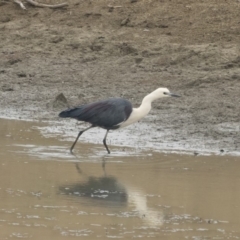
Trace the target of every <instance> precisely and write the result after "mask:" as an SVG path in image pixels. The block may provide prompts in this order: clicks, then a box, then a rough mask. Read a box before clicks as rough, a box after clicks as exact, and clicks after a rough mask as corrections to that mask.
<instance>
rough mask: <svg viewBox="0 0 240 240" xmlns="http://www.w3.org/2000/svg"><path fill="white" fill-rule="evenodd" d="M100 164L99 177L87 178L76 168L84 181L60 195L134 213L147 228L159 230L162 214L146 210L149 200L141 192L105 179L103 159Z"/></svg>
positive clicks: (63, 189)
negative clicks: (101, 171)
mask: <svg viewBox="0 0 240 240" xmlns="http://www.w3.org/2000/svg"><path fill="white" fill-rule="evenodd" d="M102 161H103V163H102V167H103V171H104V175H103V176H102V177H94V176H86V175H85V174H84V173H83V171H82V170H81V169H80V167H79V165H78V164H76V169H77V171H78V173H79V174H81V175H85V176H86V178H87V179H86V181H84V182H75V183H72V184H68V185H63V186H60V187H59V193H60V194H63V195H67V196H68V197H71V198H73V197H74V198H75V199H79V200H80V199H81V200H83V201H81V203H84V204H89V205H98V206H103V207H120V208H124V209H126V208H128V211H129V210H130V212H131V213H134V214H133V215H134V216H136V217H137V218H138V219H139V218H141V219H142V220H143V222H144V223H146V224H147V225H149V226H151V227H160V226H161V225H162V224H163V222H164V215H163V212H162V211H161V210H160V211H159V210H158V211H157V210H155V209H152V208H150V207H148V204H147V200H148V199H147V196H146V194H145V193H144V192H143V190H140V189H139V188H137V187H134V186H132V185H130V184H128V183H125V184H123V183H120V182H119V181H118V179H117V178H116V177H114V176H108V175H107V174H106V170H105V164H106V163H105V161H106V159H105V158H103V159H102ZM129 208H130V209H129ZM131 215H132V214H131Z"/></svg>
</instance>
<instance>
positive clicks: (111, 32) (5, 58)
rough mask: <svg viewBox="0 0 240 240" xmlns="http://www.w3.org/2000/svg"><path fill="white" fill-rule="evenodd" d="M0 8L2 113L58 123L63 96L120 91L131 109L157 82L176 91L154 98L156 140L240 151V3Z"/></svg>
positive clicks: (6, 4)
mask: <svg viewBox="0 0 240 240" xmlns="http://www.w3.org/2000/svg"><path fill="white" fill-rule="evenodd" d="M0 5H1V6H0V31H1V34H0V104H1V116H2V117H4V116H7V117H11V116H17V117H21V118H32V119H41V120H43V119H47V120H56V121H60V120H59V119H58V118H57V113H58V112H59V111H60V110H62V109H64V108H66V107H67V104H66V103H65V102H64V101H61V98H60V100H58V101H55V98H56V97H57V96H58V94H60V93H63V94H64V96H65V97H66V98H67V100H68V103H69V104H70V105H73V104H82V103H87V102H91V101H95V100H99V99H103V98H107V97H111V96H122V97H125V98H128V99H130V100H131V101H132V102H133V104H134V105H135V106H137V105H139V104H140V102H141V99H142V98H143V97H144V96H145V95H146V94H147V93H149V92H151V91H153V90H155V89H156V88H158V87H162V86H163V87H168V88H169V89H170V90H171V91H173V92H176V93H179V94H181V95H182V98H181V99H167V100H166V99H164V100H159V101H157V102H155V103H154V104H153V105H154V109H153V111H152V112H151V115H150V116H149V117H147V118H146V119H145V120H144V122H145V123H147V125H148V126H151V129H152V132H154V133H155V134H156V136H155V137H156V138H157V136H158V134H159V136H162V133H164V140H163V139H159V142H163V141H167V142H175V143H176V142H177V143H182V142H184V141H186V140H188V144H189V143H192V144H194V146H195V147H193V148H192V149H194V148H195V149H196V148H197V147H196V146H200V148H202V146H205V148H206V149H207V150H208V151H211V150H214V151H215V152H223V151H224V152H228V153H234V152H235V153H236V152H240V138H239V130H240V129H239V128H240V127H239V125H240V124H239V122H240V104H239V96H240V68H239V67H240V55H239V53H240V30H239V19H240V18H239V17H240V11H239V10H240V9H239V8H240V3H239V1H225V0H215V1H214V0H210V1H209V0H202V1H191V0H188V1H187V0H183V1H178V0H172V1H166V0H161V1H158V0H148V1H144V0H136V1H130V0H121V1H120V0H119V1H117V0H116V1H114V0H111V1H110V0H108V1H106V0H104V1H103V0H98V1H90V0H84V1H83V0H79V1H71V2H70V4H69V6H68V7H67V8H64V9H55V10H52V9H42V8H34V7H31V6H30V5H27V4H26V7H27V11H23V10H22V9H20V8H19V6H18V5H16V4H14V3H12V2H10V1H3V0H1V1H0ZM139 132H141V129H139V128H138V129H137V130H136V129H134V128H133V129H132V135H136V136H138V135H139ZM145 133H146V134H145V135H147V137H148V138H149V139H151V138H152V134H151V132H150V134H149V132H148V131H146V132H145ZM143 141H145V140H143ZM153 147H154V144H153ZM182 147H183V148H184V144H183V145H182Z"/></svg>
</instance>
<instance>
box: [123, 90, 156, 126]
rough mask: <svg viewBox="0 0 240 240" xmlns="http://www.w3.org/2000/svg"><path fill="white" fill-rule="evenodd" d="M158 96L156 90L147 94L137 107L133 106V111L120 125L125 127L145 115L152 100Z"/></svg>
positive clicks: (149, 108) (150, 106)
mask: <svg viewBox="0 0 240 240" xmlns="http://www.w3.org/2000/svg"><path fill="white" fill-rule="evenodd" d="M158 98H159V96H158V95H157V94H156V91H153V92H152V93H150V94H148V95H147V96H146V97H144V98H143V100H142V104H141V105H140V106H139V107H138V108H133V111H132V113H131V115H130V117H129V118H128V119H127V121H126V122H124V123H123V124H121V127H126V126H128V125H130V124H132V123H135V122H137V121H139V120H140V119H142V118H143V117H145V116H146V115H147V114H148V113H149V112H150V110H151V108H152V101H154V100H156V99H158Z"/></svg>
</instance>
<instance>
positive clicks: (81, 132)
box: [70, 125, 94, 154]
mask: <svg viewBox="0 0 240 240" xmlns="http://www.w3.org/2000/svg"><path fill="white" fill-rule="evenodd" d="M93 127H94V126H93V125H92V126H90V127H88V128H86V129H84V130H82V131H80V132H79V133H78V135H77V138H76V140H75V141H74V143H73V145H72V146H71V148H70V152H71V153H72V154H73V152H72V150H73V148H74V146H75V145H76V143H77V141H78V139H79V137H80V136H81V135H82V134H83V133H84V132H86V131H87V130H88V129H90V128H93Z"/></svg>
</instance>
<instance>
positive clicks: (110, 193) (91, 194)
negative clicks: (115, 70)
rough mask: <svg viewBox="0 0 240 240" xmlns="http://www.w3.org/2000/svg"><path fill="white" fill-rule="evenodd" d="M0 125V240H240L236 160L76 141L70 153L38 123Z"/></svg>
mask: <svg viewBox="0 0 240 240" xmlns="http://www.w3.org/2000/svg"><path fill="white" fill-rule="evenodd" d="M0 123H1V124H0V148H1V151H0V239H1V240H2V239H17V238H25V239H28V238H29V239H30V238H31V239H73V238H79V237H82V239H84V238H85V239H111V238H122V239H132V238H134V239H135V238H136V239H137V238H142V239H148V238H150V239H172V240H174V239H238V238H240V191H239V182H240V171H239V169H240V158H239V157H229V156H210V157H207V156H197V157H195V156H186V155H183V156H181V155H171V154H168V155H164V154H156V153H146V152H145V153H143V154H142V155H138V156H135V155H134V154H131V155H130V156H129V155H128V152H126V151H125V152H124V154H123V155H122V156H121V154H114V153H116V152H118V153H121V151H123V149H121V148H116V147H115V148H114V147H112V146H111V150H112V152H113V154H111V155H110V156H107V155H104V154H103V151H102V150H104V149H102V148H103V147H102V146H98V145H91V144H81V142H78V144H77V145H76V155H77V158H76V157H74V156H71V155H70V154H69V153H68V149H69V146H70V145H71V143H70V142H63V141H58V139H56V138H54V137H53V138H44V137H43V136H41V134H40V133H39V132H38V130H37V129H36V128H35V126H38V125H39V123H32V122H24V121H13V120H0ZM128 151H131V150H128ZM98 152H100V153H101V154H97V153H98Z"/></svg>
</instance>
